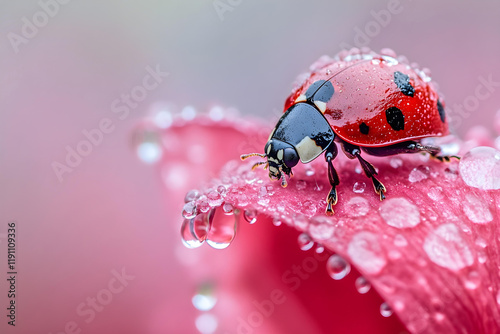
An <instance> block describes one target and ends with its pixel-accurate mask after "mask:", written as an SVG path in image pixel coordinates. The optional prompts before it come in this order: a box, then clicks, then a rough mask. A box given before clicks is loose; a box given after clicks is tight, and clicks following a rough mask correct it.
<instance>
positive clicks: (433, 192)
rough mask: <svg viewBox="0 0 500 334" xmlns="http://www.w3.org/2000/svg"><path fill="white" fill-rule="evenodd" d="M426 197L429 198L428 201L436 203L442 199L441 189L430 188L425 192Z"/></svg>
mask: <svg viewBox="0 0 500 334" xmlns="http://www.w3.org/2000/svg"><path fill="white" fill-rule="evenodd" d="M427 196H429V198H430V199H432V200H433V201H435V202H437V201H440V200H442V199H443V197H444V195H443V188H441V187H431V188H430V189H429V191H428V192H427Z"/></svg>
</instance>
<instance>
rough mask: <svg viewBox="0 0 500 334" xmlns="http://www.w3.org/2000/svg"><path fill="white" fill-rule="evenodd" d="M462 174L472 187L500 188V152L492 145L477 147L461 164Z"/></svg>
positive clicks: (466, 155)
mask: <svg viewBox="0 0 500 334" xmlns="http://www.w3.org/2000/svg"><path fill="white" fill-rule="evenodd" d="M459 170H460V175H461V176H462V179H463V180H464V182H465V183H467V184H468V185H469V186H471V187H475V188H479V189H484V190H491V189H500V152H499V151H497V150H495V149H494V148H492V147H485V146H480V147H475V148H473V149H472V150H470V152H468V153H466V154H465V155H464V156H463V157H462V159H461V160H460V164H459Z"/></svg>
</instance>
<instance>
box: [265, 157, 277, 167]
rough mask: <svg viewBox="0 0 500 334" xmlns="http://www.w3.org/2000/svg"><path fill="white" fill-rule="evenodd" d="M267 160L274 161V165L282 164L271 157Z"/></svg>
mask: <svg viewBox="0 0 500 334" xmlns="http://www.w3.org/2000/svg"><path fill="white" fill-rule="evenodd" d="M267 160H268V161H272V162H274V163H276V164H278V165H279V164H280V162H279V160H276V159H274V158H273V157H270V156H268V157H267Z"/></svg>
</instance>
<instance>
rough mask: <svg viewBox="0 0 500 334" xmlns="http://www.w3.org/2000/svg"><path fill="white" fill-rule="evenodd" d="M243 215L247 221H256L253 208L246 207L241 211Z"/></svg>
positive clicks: (251, 222)
mask: <svg viewBox="0 0 500 334" xmlns="http://www.w3.org/2000/svg"><path fill="white" fill-rule="evenodd" d="M243 217H244V218H245V220H246V221H247V222H248V223H250V224H254V223H255V222H256V221H257V210H255V209H246V210H245V211H244V212H243Z"/></svg>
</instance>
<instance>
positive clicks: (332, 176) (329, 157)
mask: <svg viewBox="0 0 500 334" xmlns="http://www.w3.org/2000/svg"><path fill="white" fill-rule="evenodd" d="M337 154H338V150H337V145H335V143H334V142H332V143H331V144H330V146H328V148H327V149H326V152H325V160H326V162H327V163H328V180H329V181H330V185H331V186H332V189H331V190H330V193H328V196H327V197H326V203H327V206H326V214H327V215H329V216H331V215H333V206H334V205H335V204H337V200H338V197H337V188H336V187H337V186H338V185H339V183H340V180H339V175H338V174H337V171H336V170H335V167H333V160H334V159H335V157H337Z"/></svg>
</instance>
